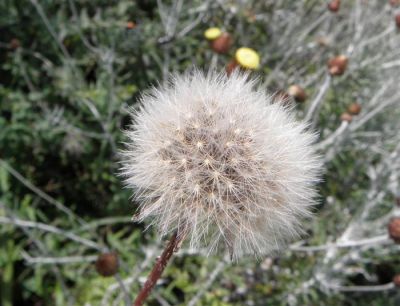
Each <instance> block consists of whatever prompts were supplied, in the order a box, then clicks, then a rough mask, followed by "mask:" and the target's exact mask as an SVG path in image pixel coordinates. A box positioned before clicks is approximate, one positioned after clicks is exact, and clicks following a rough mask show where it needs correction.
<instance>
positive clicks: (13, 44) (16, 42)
mask: <svg viewBox="0 0 400 306" xmlns="http://www.w3.org/2000/svg"><path fill="white" fill-rule="evenodd" d="M20 46H21V43H20V41H19V39H17V38H13V39H11V40H10V47H11V49H14V50H16V49H18V48H19V47H20Z"/></svg>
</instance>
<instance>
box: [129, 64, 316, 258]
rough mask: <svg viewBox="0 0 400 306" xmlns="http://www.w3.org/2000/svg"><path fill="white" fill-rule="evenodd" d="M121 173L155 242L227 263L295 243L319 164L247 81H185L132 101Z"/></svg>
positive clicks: (212, 77) (303, 138)
mask: <svg viewBox="0 0 400 306" xmlns="http://www.w3.org/2000/svg"><path fill="white" fill-rule="evenodd" d="M141 100H142V101H141V103H142V107H141V109H140V110H139V111H138V112H137V113H135V114H134V115H133V116H134V122H135V123H134V125H133V127H132V129H131V130H130V131H128V132H127V136H128V138H129V140H130V143H129V144H128V148H127V150H126V151H125V152H123V156H124V161H123V167H122V173H123V175H125V176H126V182H127V184H128V186H130V187H133V188H135V189H136V195H135V196H136V199H138V200H139V201H140V203H141V204H140V213H139V216H138V219H139V220H140V221H142V220H143V219H147V218H148V217H149V219H150V220H152V221H151V224H154V225H155V226H156V227H157V228H158V229H159V231H160V233H161V234H162V235H167V234H168V233H170V232H172V231H175V230H177V229H182V228H185V229H186V230H187V231H188V240H189V243H190V246H191V247H193V248H200V247H206V248H207V249H208V250H209V251H213V250H215V249H216V248H217V247H218V246H219V245H221V243H220V242H224V244H225V245H226V246H227V247H228V249H229V250H230V252H231V255H232V256H233V257H234V258H238V257H240V256H241V255H242V254H245V253H253V254H255V255H262V254H267V253H271V252H273V251H276V250H278V249H280V248H281V247H282V246H283V245H285V244H286V243H287V242H288V241H290V240H292V239H293V238H294V237H296V236H298V235H299V234H300V233H301V226H300V225H301V224H300V223H301V221H302V219H304V217H308V216H310V209H311V207H312V205H313V204H314V203H315V201H314V197H315V190H314V187H313V185H314V184H315V182H316V181H317V180H318V177H319V173H320V167H321V163H320V160H319V158H318V157H317V156H316V155H315V153H314V150H313V148H312V142H313V141H314V138H315V137H314V135H313V134H312V133H310V132H308V131H306V125H305V124H302V123H298V122H296V121H295V119H294V117H293V115H291V114H290V110H288V109H285V108H284V107H283V106H281V104H280V103H275V104H273V99H272V98H271V97H269V96H267V95H266V94H265V93H264V92H263V91H261V90H256V89H255V81H254V80H249V78H248V76H247V75H243V74H236V73H234V74H233V75H231V76H230V77H227V76H226V75H221V74H216V73H210V74H209V75H208V76H205V75H204V74H203V73H201V72H198V71H195V72H189V73H186V74H185V75H183V76H175V77H173V78H171V80H170V82H168V84H167V85H164V86H160V88H158V89H153V90H152V92H151V94H149V95H145V96H143V97H142V99H141Z"/></svg>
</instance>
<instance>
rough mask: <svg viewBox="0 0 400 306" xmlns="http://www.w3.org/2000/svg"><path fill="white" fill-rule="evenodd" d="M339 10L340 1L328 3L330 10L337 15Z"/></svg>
mask: <svg viewBox="0 0 400 306" xmlns="http://www.w3.org/2000/svg"><path fill="white" fill-rule="evenodd" d="M339 8H340V0H331V1H330V2H329V3H328V9H329V10H330V11H331V12H334V13H336V12H337V11H339Z"/></svg>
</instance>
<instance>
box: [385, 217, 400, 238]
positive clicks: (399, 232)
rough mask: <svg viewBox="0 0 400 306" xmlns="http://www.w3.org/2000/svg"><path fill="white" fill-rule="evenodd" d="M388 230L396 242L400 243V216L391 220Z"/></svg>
mask: <svg viewBox="0 0 400 306" xmlns="http://www.w3.org/2000/svg"><path fill="white" fill-rule="evenodd" d="M388 232H389V236H390V238H392V239H393V240H394V242H396V243H400V217H396V218H393V219H392V220H390V222H389V225H388Z"/></svg>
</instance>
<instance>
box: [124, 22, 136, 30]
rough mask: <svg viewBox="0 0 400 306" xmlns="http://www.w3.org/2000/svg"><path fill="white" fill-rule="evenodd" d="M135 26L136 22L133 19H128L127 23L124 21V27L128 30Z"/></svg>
mask: <svg viewBox="0 0 400 306" xmlns="http://www.w3.org/2000/svg"><path fill="white" fill-rule="evenodd" d="M135 27H136V23H134V22H133V21H128V22H127V23H126V28H127V29H128V30H132V29H134V28H135Z"/></svg>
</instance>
